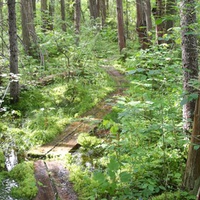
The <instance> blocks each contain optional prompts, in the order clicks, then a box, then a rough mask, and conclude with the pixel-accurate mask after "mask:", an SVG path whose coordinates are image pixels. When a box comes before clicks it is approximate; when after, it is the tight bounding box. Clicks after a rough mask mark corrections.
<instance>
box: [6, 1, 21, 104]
mask: <svg viewBox="0 0 200 200" xmlns="http://www.w3.org/2000/svg"><path fill="white" fill-rule="evenodd" d="M7 5H8V23H9V43H10V74H11V84H10V97H11V103H16V102H18V101H19V82H18V80H17V75H18V45H17V26H16V11H15V0H8V1H7Z"/></svg>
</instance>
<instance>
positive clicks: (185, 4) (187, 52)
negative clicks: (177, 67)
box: [181, 0, 198, 133]
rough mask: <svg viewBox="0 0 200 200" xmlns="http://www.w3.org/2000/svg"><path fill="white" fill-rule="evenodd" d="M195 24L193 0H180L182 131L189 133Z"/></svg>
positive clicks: (195, 61) (195, 53) (195, 62)
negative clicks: (184, 100)
mask: <svg viewBox="0 0 200 200" xmlns="http://www.w3.org/2000/svg"><path fill="white" fill-rule="evenodd" d="M195 23H196V12H195V0H182V2H181V27H182V29H181V30H182V63H183V89H184V92H185V98H186V99H188V102H187V103H186V104H185V105H184V106H183V120H184V125H183V130H184V132H186V133H187V132H190V130H191V128H192V120H193V118H194V109H195V100H194V99H192V100H191V99H190V98H189V95H191V94H192V93H195V92H197V91H196V90H195V89H194V88H193V87H192V86H191V85H190V84H189V81H191V80H192V79H197V78H198V51H197V36H196V34H195V33H194V26H195ZM189 100H190V101H189Z"/></svg>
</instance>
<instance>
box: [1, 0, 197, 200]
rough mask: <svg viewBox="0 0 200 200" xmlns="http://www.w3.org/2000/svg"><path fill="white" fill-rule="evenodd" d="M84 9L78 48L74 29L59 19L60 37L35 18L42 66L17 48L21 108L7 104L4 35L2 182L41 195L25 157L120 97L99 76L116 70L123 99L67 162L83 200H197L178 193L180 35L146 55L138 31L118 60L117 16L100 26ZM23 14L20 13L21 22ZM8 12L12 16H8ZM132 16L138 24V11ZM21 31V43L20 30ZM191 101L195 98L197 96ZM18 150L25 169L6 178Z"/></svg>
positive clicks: (182, 139) (185, 141) (184, 145)
mask: <svg viewBox="0 0 200 200" xmlns="http://www.w3.org/2000/svg"><path fill="white" fill-rule="evenodd" d="M126 3H127V2H126ZM37 6H38V7H39V5H38V4H37ZM69 6H70V5H69ZM82 6H83V11H85V12H84V14H85V15H84V16H83V18H84V20H82V21H84V22H82V23H84V25H82V29H81V33H80V34H79V36H78V37H79V44H78V45H77V35H76V34H75V33H74V31H72V30H73V24H72V22H69V24H68V27H69V28H68V30H67V31H66V32H63V31H62V30H60V25H61V24H62V20H60V19H59V18H55V21H54V30H53V31H52V30H48V31H46V32H43V31H41V27H40V26H41V21H40V20H41V18H40V14H41V13H40V14H39V15H38V14H37V16H36V18H35V21H36V23H35V24H36V27H35V28H36V32H37V40H38V44H37V45H38V46H37V48H39V52H40V58H39V59H38V52H36V54H35V55H34V54H33V55H27V54H26V53H25V52H24V48H23V45H21V44H20V45H19V70H20V75H19V77H18V78H19V80H20V99H19V102H18V103H16V104H10V97H9V95H8V91H9V90H8V88H9V84H10V82H9V80H10V76H9V71H8V66H9V62H8V56H9V51H8V49H7V48H5V46H6V45H5V43H7V42H8V35H7V34H6V33H7V27H6V26H2V32H1V34H2V35H1V36H4V40H3V41H2V42H1V46H2V55H1V57H2V59H1V61H0V62H1V63H0V64H1V65H0V67H1V68H0V73H1V78H0V85H1V91H0V92H1V101H0V105H1V113H0V118H1V121H0V145H1V147H0V170H1V172H0V180H4V179H7V178H9V179H14V180H15V181H16V182H17V183H18V187H14V188H13V189H12V191H11V194H12V195H13V196H15V197H16V198H25V199H33V197H34V196H35V195H36V194H37V187H36V182H35V179H34V171H33V162H32V161H27V160H29V159H30V158H27V155H26V152H27V151H28V150H29V149H30V148H32V147H35V146H39V145H42V144H45V143H47V142H49V141H51V140H53V139H54V138H56V136H58V135H59V134H61V133H62V131H63V130H64V128H65V127H66V125H68V124H70V123H71V122H72V121H74V120H75V119H77V118H79V117H80V116H81V114H83V113H84V112H86V111H88V110H89V109H91V108H92V107H94V106H95V105H96V104H97V103H98V102H99V101H100V100H101V99H103V98H104V97H106V95H107V94H109V93H110V92H112V91H113V90H115V86H116V85H115V84H116V83H115V82H114V80H112V79H111V77H109V75H108V74H107V73H106V71H105V70H104V69H103V68H102V66H105V65H107V66H108V65H110V66H114V67H115V68H116V69H118V70H120V71H121V73H123V74H124V76H126V78H127V85H126V91H124V96H119V97H118V100H117V103H116V104H115V105H114V106H113V109H112V112H111V113H110V114H108V115H106V116H105V117H104V119H103V122H102V124H101V125H100V126H99V127H98V129H97V130H96V131H95V132H93V133H82V134H80V136H79V138H78V142H79V144H80V145H81V147H80V149H79V150H78V151H77V152H76V153H74V154H72V155H71V154H70V155H68V154H67V155H66V156H65V161H66V167H67V168H68V169H69V170H70V180H71V181H72V182H73V183H74V189H75V191H76V192H77V193H78V195H79V199H80V200H81V199H83V200H84V199H85V200H86V199H90V200H109V199H112V200H115V199H116V200H124V199H127V200H128V199H130V200H132V199H136V200H141V199H152V200H167V199H177V200H184V199H185V200H192V199H195V196H194V195H192V194H190V193H189V192H187V191H184V190H182V179H183V174H184V171H185V167H186V166H185V164H186V159H187V153H188V146H189V139H190V137H189V135H186V134H184V133H183V130H182V127H183V121H182V106H183V105H184V104H185V103H186V101H187V100H188V99H187V100H186V99H184V98H183V89H182V79H183V78H182V73H183V70H182V68H181V48H180V44H181V38H180V37H181V36H180V28H179V27H174V28H173V32H171V33H170V34H165V35H164V36H163V40H164V41H166V43H165V42H162V44H157V42H156V40H157V39H156V38H154V35H153V34H154V31H152V32H151V34H152V35H151V37H152V38H151V40H152V41H151V44H148V48H146V49H140V48H139V47H140V44H139V42H138V40H137V39H136V37H135V35H136V32H134V31H133V30H132V29H131V28H130V29H129V31H132V32H131V34H130V35H129V39H127V47H126V48H124V49H123V50H122V51H121V52H119V51H118V44H117V32H116V27H117V24H116V22H115V20H114V19H113V18H112V17H113V16H112V14H113V13H112V12H110V15H111V16H110V18H108V19H107V25H106V26H104V27H101V26H100V25H99V21H98V19H97V21H95V22H93V21H91V20H90V19H89V17H88V13H87V4H86V2H83V5H82ZM56 8H57V9H58V7H56ZM19 10H20V8H19V5H18V7H17V11H18V12H17V15H19V13H20V12H19ZM3 12H4V14H5V13H7V11H6V8H3ZM55 12H58V10H56V11H55ZM131 12H133V15H134V16H135V9H133V10H131ZM68 18H70V16H68ZM176 20H177V24H178V19H177V18H176ZM130 21H131V20H130ZM155 23H158V22H155ZM154 25H156V24H154ZM134 28H135V27H134ZM18 31H19V35H21V31H22V30H21V24H20V23H19V22H18ZM168 41H173V42H172V43H169V42H168ZM34 48H35V47H33V49H34ZM190 98H191V99H195V98H197V97H196V94H195V93H194V94H192V95H190ZM194 148H196V149H198V148H199V146H194ZM13 150H14V151H15V152H16V153H17V157H18V161H19V164H18V165H16V166H15V167H14V169H13V170H12V171H11V172H6V155H9V154H10V152H12V151H13ZM54 159H55V158H54ZM22 172H23V173H22ZM38 184H39V183H38ZM0 187H1V186H0Z"/></svg>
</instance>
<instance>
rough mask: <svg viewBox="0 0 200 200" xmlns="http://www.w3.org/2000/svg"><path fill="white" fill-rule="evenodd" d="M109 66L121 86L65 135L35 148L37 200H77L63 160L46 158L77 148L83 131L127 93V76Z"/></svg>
mask: <svg viewBox="0 0 200 200" xmlns="http://www.w3.org/2000/svg"><path fill="white" fill-rule="evenodd" d="M104 68H105V70H106V71H107V72H108V74H110V76H112V78H113V79H114V80H115V81H116V84H117V87H116V90H115V91H114V92H112V93H111V94H109V95H108V96H107V97H106V98H105V99H104V100H102V101H101V102H100V103H99V104H98V105H96V106H95V107H94V108H93V109H91V110H90V111H88V112H86V113H85V114H84V115H82V116H81V117H80V118H78V119H76V121H74V122H73V123H71V124H70V125H69V126H67V127H66V129H65V130H64V131H63V133H62V134H61V135H59V136H58V137H57V138H56V139H55V140H53V141H52V142H50V143H48V144H45V145H43V146H40V147H37V148H35V149H31V150H30V151H29V152H28V156H30V157H35V158H38V159H39V160H37V161H35V163H34V167H35V177H36V180H37V183H38V184H37V186H38V189H39V192H38V194H37V197H36V198H35V199H34V200H57V199H60V200H77V199H78V197H77V195H76V194H75V192H74V191H73V185H72V184H71V183H70V182H69V179H68V177H69V172H68V171H67V170H66V169H65V167H64V163H62V162H61V161H56V160H54V161H45V160H42V159H45V158H48V157H54V156H58V157H62V156H64V155H66V154H67V153H70V152H71V151H73V149H74V148H76V146H77V145H78V142H77V138H78V135H79V134H80V133H90V132H92V131H93V130H94V129H95V128H96V127H97V126H98V125H99V124H100V123H101V122H102V119H103V117H104V116H105V115H106V114H108V113H109V112H110V111H111V110H112V106H113V105H114V104H115V103H116V101H117V96H120V95H122V94H123V92H124V90H125V87H124V83H126V81H125V79H124V76H123V75H122V74H120V73H119V72H118V71H117V70H115V69H114V68H112V67H110V66H108V67H104Z"/></svg>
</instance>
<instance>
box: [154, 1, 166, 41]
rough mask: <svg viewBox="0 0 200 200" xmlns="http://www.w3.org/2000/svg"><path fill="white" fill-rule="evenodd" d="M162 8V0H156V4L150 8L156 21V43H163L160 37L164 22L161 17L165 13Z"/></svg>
mask: <svg viewBox="0 0 200 200" xmlns="http://www.w3.org/2000/svg"><path fill="white" fill-rule="evenodd" d="M164 8H165V5H164V1H163V0H156V6H155V7H154V8H153V9H152V10H153V15H154V18H155V23H156V38H157V43H158V44H161V43H163V40H162V37H163V34H164V22H163V17H164V13H165V9H164Z"/></svg>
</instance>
